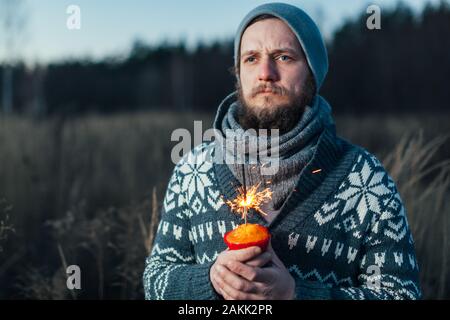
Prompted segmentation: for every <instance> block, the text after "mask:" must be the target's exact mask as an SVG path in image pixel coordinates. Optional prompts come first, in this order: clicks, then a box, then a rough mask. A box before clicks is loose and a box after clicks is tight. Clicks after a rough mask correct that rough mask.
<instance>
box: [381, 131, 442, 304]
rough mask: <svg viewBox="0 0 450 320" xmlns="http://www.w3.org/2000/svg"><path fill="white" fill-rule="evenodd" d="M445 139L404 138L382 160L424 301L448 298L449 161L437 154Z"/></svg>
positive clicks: (439, 137)
mask: <svg viewBox="0 0 450 320" xmlns="http://www.w3.org/2000/svg"><path fill="white" fill-rule="evenodd" d="M448 138H449V136H445V135H444V136H438V137H436V138H434V139H432V140H431V141H426V140H425V139H424V137H423V133H422V132H420V133H418V134H417V135H414V136H412V137H411V136H409V135H407V136H405V137H404V138H403V139H402V140H401V141H400V142H399V144H398V145H397V146H396V147H395V149H394V150H393V151H392V152H391V153H390V154H389V155H388V156H387V157H386V158H385V160H384V164H385V166H386V168H387V170H388V171H389V173H390V174H391V176H392V177H393V179H394V181H395V182H396V183H397V187H398V189H399V192H400V195H401V196H402V199H403V201H404V203H405V205H406V208H407V211H408V219H409V223H410V226H411V231H412V234H413V236H414V239H415V242H416V243H415V247H416V252H417V256H418V262H419V266H420V271H421V272H420V280H421V284H422V289H423V293H424V298H429V299H431V298H437V299H443V298H447V299H448V298H450V296H449V292H450V261H449V255H450V159H443V160H440V159H438V158H437V157H436V155H437V153H438V151H439V150H440V149H441V148H442V146H444V145H445V144H446V143H448V142H449V139H448Z"/></svg>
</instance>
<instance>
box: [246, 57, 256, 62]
mask: <svg viewBox="0 0 450 320" xmlns="http://www.w3.org/2000/svg"><path fill="white" fill-rule="evenodd" d="M255 60H256V58H255V57H248V58H247V59H245V62H254V61H255Z"/></svg>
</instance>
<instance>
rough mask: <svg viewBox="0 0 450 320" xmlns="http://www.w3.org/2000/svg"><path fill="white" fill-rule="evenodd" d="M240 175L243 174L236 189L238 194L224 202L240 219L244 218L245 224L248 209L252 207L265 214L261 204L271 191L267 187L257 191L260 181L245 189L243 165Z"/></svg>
mask: <svg viewBox="0 0 450 320" xmlns="http://www.w3.org/2000/svg"><path fill="white" fill-rule="evenodd" d="M242 176H243V184H242V186H241V187H239V188H238V189H237V191H238V195H237V197H236V198H235V199H233V200H231V201H230V200H227V201H226V204H227V205H228V206H229V207H230V209H231V210H232V211H234V212H235V213H238V214H240V215H241V217H242V219H244V220H245V224H247V214H248V210H250V209H254V210H255V211H257V212H259V213H261V214H263V215H265V216H266V215H267V213H265V212H264V211H263V210H262V209H261V207H260V206H261V205H262V204H263V203H265V202H267V201H269V200H270V199H271V198H272V191H271V190H270V189H269V188H266V189H264V190H262V191H258V188H259V186H260V185H261V183H258V184H257V185H254V186H251V187H250V189H249V190H247V185H246V181H245V172H244V167H243V166H242Z"/></svg>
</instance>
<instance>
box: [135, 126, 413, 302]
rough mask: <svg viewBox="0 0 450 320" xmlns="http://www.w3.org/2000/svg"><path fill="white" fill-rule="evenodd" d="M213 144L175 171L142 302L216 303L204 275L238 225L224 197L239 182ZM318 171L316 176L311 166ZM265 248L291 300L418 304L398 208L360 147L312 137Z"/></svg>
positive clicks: (253, 218)
mask: <svg viewBox="0 0 450 320" xmlns="http://www.w3.org/2000/svg"><path fill="white" fill-rule="evenodd" d="M212 146H214V142H211V143H204V144H201V145H199V146H197V147H196V148H194V149H193V150H192V151H191V152H190V154H189V155H187V156H185V157H184V158H183V159H182V160H181V161H180V162H179V163H178V164H177V165H176V166H175V169H174V171H173V175H172V177H171V179H170V182H169V185H168V188H167V192H166V195H165V199H164V204H163V209H162V215H161V221H160V224H159V226H158V231H157V235H156V238H155V242H154V246H153V249H152V252H151V254H150V256H149V257H148V258H147V260H146V267H145V270H144V275H143V284H144V289H145V297H146V299H221V296H219V295H218V294H217V293H216V292H215V290H214V288H213V286H212V284H211V282H210V278H209V270H210V268H211V266H212V264H213V263H214V261H215V259H216V257H217V256H218V254H219V253H220V252H222V251H223V250H225V249H226V245H225V243H224V241H223V236H224V234H225V233H226V232H227V231H229V230H232V229H233V228H235V227H236V226H237V225H239V224H241V223H242V220H241V219H240V217H239V216H238V215H236V214H234V213H232V212H231V211H230V209H229V207H228V206H227V205H226V204H225V203H224V201H223V199H234V198H235V196H236V189H237V188H238V187H239V186H240V183H239V181H238V180H237V179H236V178H235V177H234V175H233V174H232V172H231V171H230V169H229V167H228V166H227V165H226V164H220V163H215V162H213V161H211V159H212V158H213V157H211V154H212V153H213V152H214V148H213V147H212ZM316 169H321V171H320V172H319V173H315V174H314V173H313V171H314V170H316ZM248 221H249V222H250V223H259V224H261V225H264V226H266V227H268V228H269V231H270V233H271V236H272V246H273V249H274V251H275V252H276V254H277V255H278V257H279V258H280V260H281V261H282V262H283V263H284V265H285V266H286V268H287V269H288V270H289V272H290V273H291V275H292V276H293V278H294V279H295V282H296V297H297V298H298V299H417V298H420V297H421V291H420V287H419V279H418V278H419V270H418V264H417V261H416V256H415V251H414V243H413V239H412V236H411V232H410V229H409V226H408V222H407V217H406V211H405V207H404V205H403V203H402V200H401V198H400V195H399V193H398V191H397V189H396V186H395V183H394V182H393V180H392V179H391V177H390V176H389V175H388V174H387V172H386V171H385V169H384V168H383V166H382V164H381V163H380V161H379V160H377V159H376V158H375V157H374V156H373V155H372V154H370V153H369V152H367V151H366V150H364V149H363V148H361V147H358V146H355V145H353V144H351V143H349V142H347V141H345V140H343V139H341V138H338V137H336V135H335V133H334V132H333V131H332V130H328V129H327V130H324V132H323V133H322V134H321V135H320V138H319V142H318V145H317V150H316V151H315V153H314V155H313V158H312V159H311V160H310V161H309V162H308V164H307V165H306V166H305V167H304V168H303V170H302V171H301V173H300V177H299V179H298V182H297V184H296V186H295V189H294V190H293V192H292V193H291V194H290V195H289V196H288V198H287V200H286V201H285V203H284V204H283V206H282V207H281V210H280V212H279V214H278V215H277V216H276V218H275V219H274V220H273V221H272V222H271V223H270V224H269V223H268V222H267V221H266V220H265V219H264V218H262V217H261V216H260V215H258V214H257V213H253V214H251V215H250V217H249V220H248Z"/></svg>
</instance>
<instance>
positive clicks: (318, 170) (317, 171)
mask: <svg viewBox="0 0 450 320" xmlns="http://www.w3.org/2000/svg"><path fill="white" fill-rule="evenodd" d="M321 171H322V169H316V170H314V171H313V172H312V173H313V174H316V173H319V172H321Z"/></svg>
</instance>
